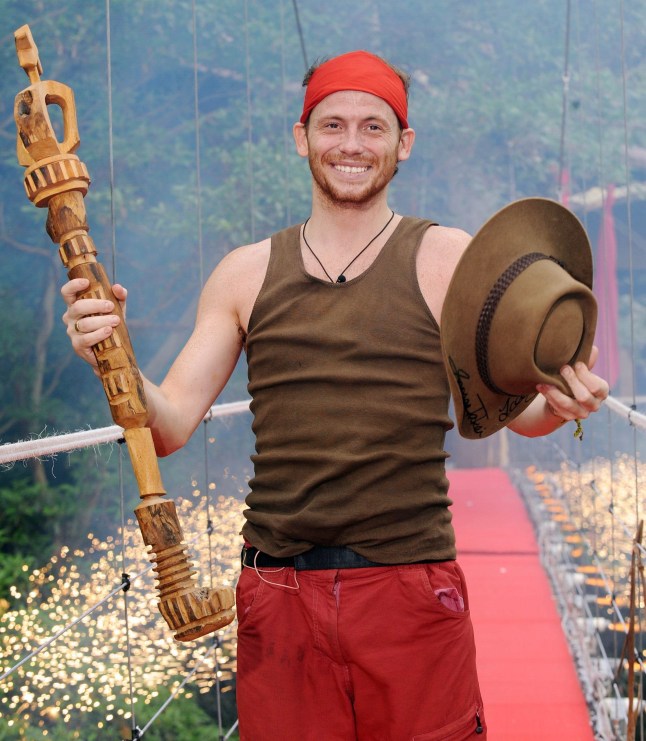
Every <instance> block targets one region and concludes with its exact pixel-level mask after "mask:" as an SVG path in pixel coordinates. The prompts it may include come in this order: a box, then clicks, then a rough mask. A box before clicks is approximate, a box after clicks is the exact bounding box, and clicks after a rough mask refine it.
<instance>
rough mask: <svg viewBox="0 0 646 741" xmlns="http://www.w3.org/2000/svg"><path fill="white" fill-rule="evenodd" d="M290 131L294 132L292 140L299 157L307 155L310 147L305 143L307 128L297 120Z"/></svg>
mask: <svg viewBox="0 0 646 741" xmlns="http://www.w3.org/2000/svg"><path fill="white" fill-rule="evenodd" d="M292 133H293V134H294V141H295V142H296V151H297V152H298V154H300V156H301V157H307V155H308V154H309V151H310V148H309V145H308V143H307V129H306V128H305V124H302V123H301V122H300V121H297V122H296V123H295V124H294V128H293V129H292Z"/></svg>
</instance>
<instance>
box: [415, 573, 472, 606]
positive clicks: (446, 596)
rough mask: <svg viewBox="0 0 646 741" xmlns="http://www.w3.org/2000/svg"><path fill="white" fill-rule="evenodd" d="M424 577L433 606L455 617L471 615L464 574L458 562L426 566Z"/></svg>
mask: <svg viewBox="0 0 646 741" xmlns="http://www.w3.org/2000/svg"><path fill="white" fill-rule="evenodd" d="M424 577H425V588H426V591H427V593H428V595H429V597H430V599H431V602H432V604H433V606H435V607H438V608H440V609H442V610H443V611H444V612H447V613H450V614H452V615H454V616H465V615H468V614H469V599H468V597H467V588H466V583H465V580H464V574H463V572H462V569H461V568H460V566H459V565H458V563H457V562H456V561H441V562H438V563H428V564H424Z"/></svg>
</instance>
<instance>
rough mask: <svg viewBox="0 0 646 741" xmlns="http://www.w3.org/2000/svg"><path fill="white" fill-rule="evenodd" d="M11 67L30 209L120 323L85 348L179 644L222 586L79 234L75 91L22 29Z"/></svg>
mask: <svg viewBox="0 0 646 741" xmlns="http://www.w3.org/2000/svg"><path fill="white" fill-rule="evenodd" d="M14 35H15V40H16V51H17V53H18V61H19V62H20V66H21V67H22V68H23V69H24V70H25V72H26V73H27V75H28V76H29V80H30V82H31V85H30V86H29V87H28V88H26V89H25V90H23V91H22V92H20V93H18V95H17V96H16V100H15V106H14V117H15V120H16V126H17V128H18V139H17V146H16V149H17V154H18V161H19V163H20V164H21V165H23V166H25V167H26V168H27V170H26V172H25V190H26V192H27V196H28V198H29V200H30V201H31V202H32V203H33V204H34V205H36V206H38V207H41V208H45V207H46V208H47V209H48V217H47V233H48V234H49V236H50V237H51V239H52V241H53V242H56V243H58V245H59V254H60V257H61V260H62V261H63V265H64V266H65V268H66V269H67V274H68V276H69V277H70V278H87V279H88V280H89V282H90V285H89V288H88V289H87V290H86V291H84V292H83V293H82V294H81V295H80V298H100V299H109V300H110V301H112V302H113V304H114V307H115V309H114V311H115V313H117V314H119V315H120V317H121V320H122V321H121V323H120V324H119V326H118V327H116V328H115V329H114V331H113V333H112V335H111V336H110V337H108V338H107V339H106V340H103V341H101V342H99V343H97V344H96V345H95V346H94V347H93V348H92V349H93V352H94V354H95V357H96V359H97V364H98V368H99V372H100V374H101V380H102V382H103V388H104V390H105V394H106V396H107V398H108V402H109V404H110V412H111V413H112V418H113V419H114V421H115V422H116V423H117V424H118V425H120V426H121V427H123V428H124V437H125V439H126V442H127V444H128V452H129V454H130V459H131V461H132V467H133V469H134V473H135V477H136V479H137V484H138V487H139V494H140V496H141V499H142V501H141V502H140V504H139V505H138V506H137V507H136V508H135V513H136V515H137V520H138V522H139V527H140V529H141V533H142V536H143V539H144V543H145V544H146V545H147V546H149V555H150V558H151V560H152V562H153V563H154V564H155V571H156V572H157V579H158V583H157V588H158V590H159V598H160V599H159V609H160V612H161V614H162V615H163V617H164V619H165V620H166V622H167V623H168V625H169V627H170V628H171V629H172V630H174V631H175V638H176V639H177V640H178V641H188V640H192V639H194V638H199V637H200V636H203V635H206V634H207V633H211V632H213V631H215V630H218V629H219V628H222V627H224V626H225V625H228V624H229V623H230V622H231V621H232V620H233V618H234V609H233V607H234V593H233V590H232V589H231V588H230V587H222V588H218V589H205V588H201V587H198V586H197V585H196V584H195V571H193V570H192V564H191V563H190V562H189V560H188V556H187V553H186V546H185V545H184V535H183V532H182V527H181V525H180V522H179V518H178V516H177V511H176V509H175V503H174V502H173V501H172V500H167V499H164V497H163V495H164V494H165V493H166V492H165V491H164V486H163V483H162V480H161V474H160V471H159V465H158V461H157V454H156V453H155V447H154V444H153V439H152V434H151V432H150V429H149V428H148V427H147V426H146V425H147V420H148V411H147V407H146V397H145V394H144V388H143V382H142V379H141V374H140V373H139V369H138V367H137V362H136V359H135V354H134V352H133V349H132V345H131V343H130V337H129V335H128V330H127V327H126V324H125V321H124V320H123V319H124V318H123V314H122V312H121V307H120V304H119V302H118V301H117V300H116V298H115V297H114V295H113V293H112V288H111V286H110V282H109V280H108V278H107V275H106V273H105V270H104V269H103V266H102V265H101V264H100V263H99V262H97V259H96V254H97V250H96V247H95V246H94V242H93V240H92V238H91V237H90V236H89V235H88V232H89V227H88V225H87V220H86V211H85V202H84V200H83V199H84V197H85V195H86V193H87V191H88V187H89V185H90V177H89V175H88V171H87V168H86V166H85V164H84V163H83V162H82V161H81V160H80V159H79V158H78V157H77V156H76V155H75V154H74V152H75V151H76V149H77V148H78V146H79V144H80V139H79V134H78V127H77V122H76V106H75V104H74V93H73V92H72V90H71V88H69V87H67V85H63V84H62V83H60V82H55V81H53V80H41V79H40V75H41V74H42V66H41V63H40V59H39V57H38V49H37V48H36V44H35V43H34V40H33V38H32V35H31V31H30V29H29V26H22V27H21V28H19V29H18V30H17V31H16V32H15V34H14ZM49 105H56V106H58V107H59V108H60V109H61V111H62V114H63V141H62V142H59V141H58V139H57V137H56V133H55V131H54V128H53V126H52V123H51V120H50V117H49V112H48V110H47V109H48V106H49Z"/></svg>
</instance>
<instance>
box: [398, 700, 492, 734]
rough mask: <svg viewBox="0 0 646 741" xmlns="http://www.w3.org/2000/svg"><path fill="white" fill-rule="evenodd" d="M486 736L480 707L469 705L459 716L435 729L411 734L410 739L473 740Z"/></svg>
mask: <svg viewBox="0 0 646 741" xmlns="http://www.w3.org/2000/svg"><path fill="white" fill-rule="evenodd" d="M486 738H487V733H486V727H485V726H484V725H483V724H482V722H481V721H480V709H479V708H478V707H471V709H470V710H469V711H468V712H467V713H465V714H464V715H463V716H462V717H461V718H458V719H457V720H454V721H451V723H447V725H445V726H443V727H442V728H439V729H438V730H437V731H430V733H420V734H418V735H416V736H413V739H412V741H470V739H473V740H474V741H475V739H486Z"/></svg>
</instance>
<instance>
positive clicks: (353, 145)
mask: <svg viewBox="0 0 646 741" xmlns="http://www.w3.org/2000/svg"><path fill="white" fill-rule="evenodd" d="M339 148H340V150H341V151H342V152H345V153H346V154H356V153H357V152H360V151H361V150H362V149H363V142H362V138H361V133H360V132H359V129H358V128H356V127H348V128H347V129H346V130H345V131H344V135H343V139H342V140H341V145H340V147H339Z"/></svg>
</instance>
